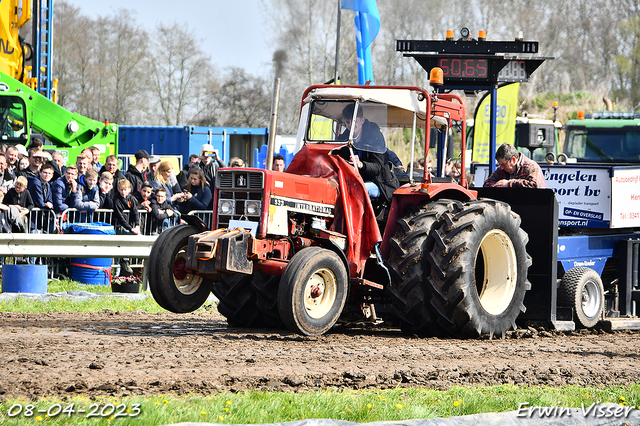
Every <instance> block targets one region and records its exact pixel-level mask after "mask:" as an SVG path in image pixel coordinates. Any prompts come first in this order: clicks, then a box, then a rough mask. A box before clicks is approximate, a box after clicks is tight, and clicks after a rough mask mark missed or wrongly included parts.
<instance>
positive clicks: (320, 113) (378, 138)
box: [307, 99, 389, 154]
mask: <svg viewBox="0 0 640 426" xmlns="http://www.w3.org/2000/svg"><path fill="white" fill-rule="evenodd" d="M388 109H389V108H388V107H387V105H383V104H379V103H376V102H356V101H354V100H325V99H318V100H315V101H313V103H312V104H311V114H310V117H309V124H308V127H307V140H308V141H310V142H327V143H339V144H344V143H346V142H347V141H349V140H352V141H353V144H354V147H355V148H356V149H359V150H362V151H369V152H377V153H380V154H383V153H384V152H385V151H386V150H387V146H386V140H387V137H388V135H389V128H388V127H389V126H388V124H387V123H388V120H387V112H388ZM354 111H356V118H355V120H354Z"/></svg>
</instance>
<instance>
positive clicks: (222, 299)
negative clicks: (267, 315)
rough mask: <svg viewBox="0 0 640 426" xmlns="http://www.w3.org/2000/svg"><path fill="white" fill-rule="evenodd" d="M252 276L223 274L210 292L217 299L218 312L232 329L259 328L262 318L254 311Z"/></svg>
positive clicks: (254, 296) (254, 300)
mask: <svg viewBox="0 0 640 426" xmlns="http://www.w3.org/2000/svg"><path fill="white" fill-rule="evenodd" d="M252 280H253V276H252V275H246V274H223V275H222V276H221V278H220V282H219V283H214V284H213V288H212V292H213V294H214V295H215V296H216V297H217V298H218V312H220V314H222V315H223V316H225V317H226V318H227V322H228V323H229V325H231V326H234V327H256V328H258V327H261V326H264V325H263V321H262V316H261V315H260V313H259V312H258V310H257V309H256V293H255V290H254V289H253V285H252V283H251V281H252Z"/></svg>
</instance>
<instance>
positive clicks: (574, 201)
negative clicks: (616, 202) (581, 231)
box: [540, 165, 611, 228]
mask: <svg viewBox="0 0 640 426" xmlns="http://www.w3.org/2000/svg"><path fill="white" fill-rule="evenodd" d="M540 168H541V169H542V173H543V174H544V179H545V180H546V181H547V188H551V189H553V192H555V193H556V199H557V200H558V207H559V208H560V215H559V223H560V226H568V227H585V228H609V227H610V224H611V177H610V172H611V167H609V166H603V167H601V168H600V167H597V168H596V167H588V168H587V167H582V166H578V165H574V166H554V167H549V166H544V165H541V167H540Z"/></svg>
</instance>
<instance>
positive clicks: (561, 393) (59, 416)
mask: <svg viewBox="0 0 640 426" xmlns="http://www.w3.org/2000/svg"><path fill="white" fill-rule="evenodd" d="M525 402H526V403H528V404H529V405H530V406H544V407H553V406H562V407H576V408H581V407H584V408H585V409H588V407H589V406H591V405H592V404H594V403H599V402H611V403H617V404H620V405H623V406H636V407H637V406H638V405H639V404H640V385H639V384H631V385H629V386H626V387H602V388H594V387H579V386H563V387H559V388H550V387H525V386H513V385H502V386H491V387H477V388H467V387H454V388H452V389H449V390H446V391H438V390H428V389H404V388H402V389H400V388H398V389H393V390H379V391H375V390H373V391H372V390H360V391H353V390H326V391H312V392H302V393H293V392H268V391H247V392H240V393H227V392H225V393H219V394H215V395H208V396H201V395H195V394H189V395H184V396H173V395H157V396H151V397H138V396H127V397H123V398H119V397H100V398H95V399H89V398H86V397H82V396H79V397H73V398H67V399H64V400H60V399H41V400H38V401H35V402H29V401H26V400H6V401H3V402H1V403H0V424H2V425H31V424H48V425H71V424H72V425H96V424H98V425H112V424H113V425H115V424H119V425H132V426H137V425H140V426H142V425H144V426H152V425H166V424H171V423H179V422H202V423H224V424H251V423H276V422H288V421H295V420H303V419H311V418H316V419H320V418H326V419H338V420H347V421H353V422H359V423H368V422H375V421H401V420H410V419H424V418H436V417H445V418H446V417H451V416H461V415H469V414H477V413H488V412H503V411H512V410H518V408H519V407H520V404H521V403H525ZM29 404H32V407H31V408H30V407H28V405H29ZM136 404H138V405H136ZM27 410H29V411H28V413H29V414H30V415H29V416H27V415H26V413H27ZM39 410H41V411H42V412H38V411H39ZM78 410H84V412H82V413H79V412H78ZM47 412H48V413H49V415H48V414H47ZM91 412H93V413H94V414H95V415H94V416H90V415H89V413H91ZM54 414H55V415H54Z"/></svg>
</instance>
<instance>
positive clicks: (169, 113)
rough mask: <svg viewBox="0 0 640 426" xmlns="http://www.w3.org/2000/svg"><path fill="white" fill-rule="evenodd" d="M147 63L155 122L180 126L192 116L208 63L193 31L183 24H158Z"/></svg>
mask: <svg viewBox="0 0 640 426" xmlns="http://www.w3.org/2000/svg"><path fill="white" fill-rule="evenodd" d="M153 40H154V42H153V43H152V45H151V55H150V56H149V58H148V61H147V63H146V65H147V67H148V69H149V72H150V76H151V92H152V95H153V98H154V99H155V101H156V102H157V103H158V105H159V108H160V109H159V114H158V119H159V120H160V121H161V122H162V123H163V124H165V125H168V126H179V125H182V124H184V123H185V122H187V121H189V119H190V116H191V115H192V114H193V113H195V112H196V111H195V108H196V107H197V97H198V90H200V87H199V78H200V77H201V76H202V75H203V70H204V69H205V67H207V66H209V65H208V64H207V62H208V60H207V58H206V57H205V55H204V53H203V52H202V51H201V50H200V49H199V48H198V43H197V40H196V38H195V36H194V34H193V32H192V31H189V30H187V29H186V28H185V27H184V25H179V24H177V23H176V24H173V25H172V26H167V25H164V24H159V25H158V26H157V27H156V31H155V34H154V36H153Z"/></svg>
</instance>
